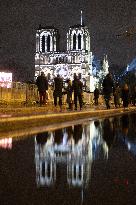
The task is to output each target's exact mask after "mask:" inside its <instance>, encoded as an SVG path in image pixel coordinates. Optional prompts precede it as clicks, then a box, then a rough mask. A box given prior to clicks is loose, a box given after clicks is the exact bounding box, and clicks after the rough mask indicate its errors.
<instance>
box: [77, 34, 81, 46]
mask: <svg viewBox="0 0 136 205" xmlns="http://www.w3.org/2000/svg"><path fill="white" fill-rule="evenodd" d="M78 49H81V35H80V34H78Z"/></svg>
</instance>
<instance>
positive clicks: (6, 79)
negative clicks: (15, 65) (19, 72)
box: [0, 72, 12, 88]
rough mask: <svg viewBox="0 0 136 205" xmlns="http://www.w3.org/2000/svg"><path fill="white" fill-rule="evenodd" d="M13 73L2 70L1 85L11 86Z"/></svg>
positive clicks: (0, 74)
mask: <svg viewBox="0 0 136 205" xmlns="http://www.w3.org/2000/svg"><path fill="white" fill-rule="evenodd" d="M11 85H12V73H5V72H0V87H5V88H11Z"/></svg>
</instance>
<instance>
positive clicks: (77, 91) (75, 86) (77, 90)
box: [72, 75, 83, 110]
mask: <svg viewBox="0 0 136 205" xmlns="http://www.w3.org/2000/svg"><path fill="white" fill-rule="evenodd" d="M72 90H73V91H74V105H75V110H77V101H79V106H80V110H81V109H82V106H83V99H82V97H83V83H82V82H81V81H80V80H79V79H78V78H77V76H76V75H74V80H73V82H72Z"/></svg>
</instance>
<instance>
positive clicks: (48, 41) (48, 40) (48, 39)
mask: <svg viewBox="0 0 136 205" xmlns="http://www.w3.org/2000/svg"><path fill="white" fill-rule="evenodd" d="M49 51H50V36H49V35H48V37H47V52H49Z"/></svg>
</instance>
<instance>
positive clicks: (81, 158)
mask: <svg viewBox="0 0 136 205" xmlns="http://www.w3.org/2000/svg"><path fill="white" fill-rule="evenodd" d="M105 123H106V122H104V123H103V124H102V123H101V122H100V121H95V122H93V121H91V122H90V123H89V124H85V125H84V124H83V125H81V124H78V125H74V126H71V127H67V128H64V129H58V130H56V131H54V132H45V133H42V134H38V135H37V136H36V137H35V162H36V182H37V185H38V186H44V185H48V186H51V185H53V184H54V183H55V182H56V176H57V164H60V163H61V164H66V166H67V169H66V176H67V184H68V185H69V186H74V187H75V186H77V187H86V186H87V185H88V182H89V180H90V176H91V165H92V162H93V161H94V160H96V159H97V158H102V157H103V158H106V159H107V158H108V149H109V148H108V146H109V144H108V142H107V141H108V140H107V141H106V140H105V138H103V135H102V134H103V133H102V129H104V128H103V126H107V124H105ZM104 135H105V132H104Z"/></svg>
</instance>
